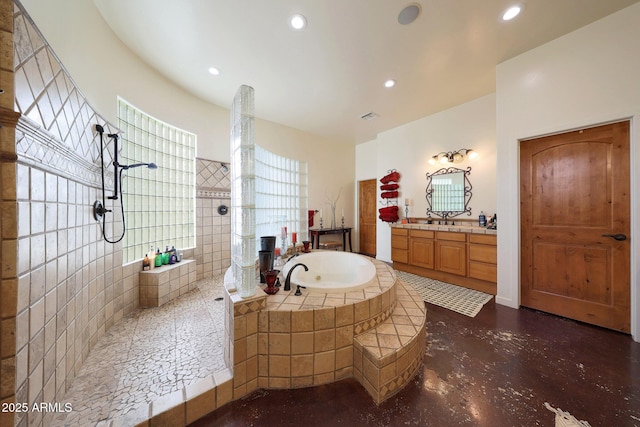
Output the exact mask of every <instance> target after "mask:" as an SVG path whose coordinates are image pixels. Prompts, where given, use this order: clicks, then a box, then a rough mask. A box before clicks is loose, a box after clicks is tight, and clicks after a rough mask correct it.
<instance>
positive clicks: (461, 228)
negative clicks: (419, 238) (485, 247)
mask: <svg viewBox="0 0 640 427" xmlns="http://www.w3.org/2000/svg"><path fill="white" fill-rule="evenodd" d="M391 226H392V227H395V228H409V229H413V230H436V231H455V232H458V233H475V234H494V235H495V234H498V230H490V229H487V228H485V227H478V226H472V225H466V224H462V225H442V224H391Z"/></svg>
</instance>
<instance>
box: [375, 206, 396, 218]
mask: <svg viewBox="0 0 640 427" xmlns="http://www.w3.org/2000/svg"><path fill="white" fill-rule="evenodd" d="M378 211H379V212H380V215H379V216H378V218H380V219H381V220H382V221H384V222H396V221H398V219H399V218H398V207H397V206H385V207H384V208H380V209H378Z"/></svg>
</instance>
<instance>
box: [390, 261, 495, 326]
mask: <svg viewBox="0 0 640 427" xmlns="http://www.w3.org/2000/svg"><path fill="white" fill-rule="evenodd" d="M396 275H397V276H398V278H399V279H400V280H402V281H403V282H405V283H406V284H408V285H409V286H411V287H412V288H414V289H415V290H416V291H417V292H418V294H419V295H420V296H421V297H422V299H423V300H424V301H425V302H428V303H431V304H435V305H437V306H440V307H444V308H446V309H448V310H452V311H455V312H456V313H460V314H464V315H465V316H469V317H475V316H476V314H478V313H479V312H480V309H481V308H482V307H483V306H484V305H485V304H486V303H487V302H489V301H491V298H493V295H489V294H485V293H484V292H479V291H475V290H473V289H467V288H463V287H461V286H456V285H451V284H449V283H444V282H440V281H439V280H434V279H429V278H428V277H422V276H416V275H415V274H411V273H405V272H404V271H396Z"/></svg>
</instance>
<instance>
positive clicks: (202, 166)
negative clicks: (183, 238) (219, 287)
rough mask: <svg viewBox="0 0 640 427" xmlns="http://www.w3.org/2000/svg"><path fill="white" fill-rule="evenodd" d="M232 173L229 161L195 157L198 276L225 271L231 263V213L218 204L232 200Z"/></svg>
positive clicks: (228, 202)
mask: <svg viewBox="0 0 640 427" xmlns="http://www.w3.org/2000/svg"><path fill="white" fill-rule="evenodd" d="M230 198H231V193H230V175H229V169H228V166H227V165H226V164H223V163H222V162H219V161H214V160H207V159H200V158H197V159H196V248H195V249H194V251H193V252H194V256H195V259H196V269H197V279H198V280H200V279H203V278H207V277H211V276H214V275H216V274H221V273H224V272H225V271H226V270H227V268H229V266H230V265H231V215H230V214H229V213H227V214H226V215H220V214H219V213H218V207H219V206H220V205H225V206H227V207H229V206H230V204H231V200H230Z"/></svg>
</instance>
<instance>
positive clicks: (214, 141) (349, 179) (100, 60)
mask: <svg viewBox="0 0 640 427" xmlns="http://www.w3.org/2000/svg"><path fill="white" fill-rule="evenodd" d="M21 3H22V5H23V6H24V7H25V9H26V11H27V13H28V14H29V15H30V16H31V18H32V19H33V21H34V22H35V24H36V26H37V27H38V28H39V29H40V31H41V32H42V33H43V35H44V38H45V39H46V40H47V41H48V42H49V44H50V45H51V47H52V48H53V50H54V51H55V53H56V55H57V56H58V57H59V58H60V60H61V62H62V63H63V64H64V66H65V68H66V69H67V71H69V73H70V74H71V76H72V78H73V79H74V81H75V82H76V84H77V85H78V87H79V88H80V89H81V91H82V92H83V93H84V94H85V96H86V97H87V99H88V100H89V102H90V103H91V105H92V106H93V107H94V108H95V109H96V110H97V111H99V112H100V113H101V114H103V115H104V116H105V117H106V118H107V119H108V120H109V121H111V122H112V123H117V121H116V112H117V111H116V97H117V96H122V97H123V98H124V99H126V100H127V101H129V102H130V103H132V104H133V105H135V106H136V107H138V108H140V109H141V110H143V111H144V112H145V113H147V114H150V115H152V116H154V117H156V118H158V119H160V120H163V121H165V122H167V123H170V124H172V125H174V126H177V127H179V128H182V129H185V130H187V131H189V132H193V133H195V134H196V135H197V136H198V150H197V155H198V157H202V158H205V159H210V160H220V161H229V158H230V155H229V132H230V130H229V126H230V125H229V120H230V117H229V110H228V109H227V108H222V107H219V106H217V105H213V104H210V103H207V102H205V101H203V100H202V99H200V98H198V97H195V96H193V95H192V94H190V93H188V92H186V91H184V90H183V89H182V88H180V87H178V86H176V85H174V84H173V83H171V82H170V81H168V80H167V79H165V78H164V77H163V76H162V75H160V74H159V73H157V72H156V71H154V70H153V69H152V68H150V67H149V66H147V65H146V63H144V62H142V61H141V60H140V59H139V58H138V57H137V56H136V55H134V54H133V53H132V52H131V51H130V50H129V49H128V48H127V47H126V46H125V45H124V44H122V42H121V41H120V40H119V39H118V38H117V36H116V35H115V34H114V33H113V32H112V31H111V29H110V28H109V26H108V25H107V24H106V22H105V21H104V20H103V18H102V15H100V13H99V12H98V10H97V8H96V7H95V5H94V3H93V1H90V0H89V1H87V0H56V1H55V2H50V1H46V2H43V1H39V0H21ZM177 66H179V65H177ZM255 96H256V99H257V100H259V98H260V92H259V91H257V90H256V94H255ZM231 101H232V100H229V104H231ZM256 142H257V143H258V144H259V145H261V146H263V147H264V148H266V149H268V150H269V151H272V152H274V153H277V154H279V155H282V156H286V157H291V158H295V159H297V160H302V161H306V162H308V163H309V185H310V188H309V192H310V194H309V206H310V208H317V209H320V208H323V207H325V208H326V206H324V205H325V193H326V194H331V192H333V193H335V194H337V192H338V189H339V188H340V187H343V190H342V195H341V196H340V200H339V201H338V209H340V208H341V207H342V206H344V209H345V217H347V218H352V217H353V215H354V214H353V206H354V203H355V202H354V193H353V182H354V178H353V177H354V172H353V164H354V156H355V150H354V147H353V146H352V144H351V143H344V141H334V140H327V139H325V138H320V137H318V136H315V135H312V134H309V133H307V132H303V131H300V130H297V129H292V128H289V127H287V126H283V125H280V124H277V123H273V122H270V121H266V120H260V119H256ZM339 212H340V211H339Z"/></svg>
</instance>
